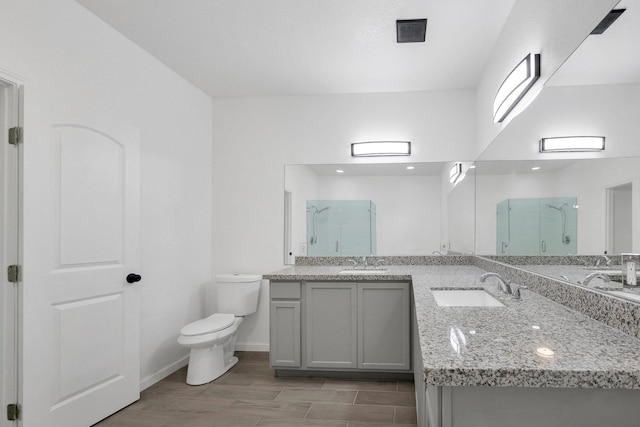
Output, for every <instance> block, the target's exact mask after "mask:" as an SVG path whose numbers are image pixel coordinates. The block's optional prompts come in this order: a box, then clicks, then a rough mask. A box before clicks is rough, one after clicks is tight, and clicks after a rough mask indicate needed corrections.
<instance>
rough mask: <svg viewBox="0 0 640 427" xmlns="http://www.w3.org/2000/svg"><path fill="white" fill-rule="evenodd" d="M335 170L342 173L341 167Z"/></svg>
mask: <svg viewBox="0 0 640 427" xmlns="http://www.w3.org/2000/svg"><path fill="white" fill-rule="evenodd" d="M336 172H338V173H344V171H343V170H342V169H336Z"/></svg>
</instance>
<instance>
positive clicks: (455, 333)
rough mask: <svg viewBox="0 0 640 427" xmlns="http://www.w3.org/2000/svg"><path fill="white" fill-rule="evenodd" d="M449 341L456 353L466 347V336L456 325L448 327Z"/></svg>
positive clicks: (459, 352)
mask: <svg viewBox="0 0 640 427" xmlns="http://www.w3.org/2000/svg"><path fill="white" fill-rule="evenodd" d="M449 343H451V348H453V351H455V352H456V353H458V354H461V353H462V352H463V350H465V348H466V347H467V338H466V337H465V336H464V333H463V332H462V330H460V328H458V327H457V326H452V327H451V329H449Z"/></svg>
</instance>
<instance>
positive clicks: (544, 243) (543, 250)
mask: <svg viewBox="0 0 640 427" xmlns="http://www.w3.org/2000/svg"><path fill="white" fill-rule="evenodd" d="M545 252H547V242H546V241H544V240H543V241H542V253H545Z"/></svg>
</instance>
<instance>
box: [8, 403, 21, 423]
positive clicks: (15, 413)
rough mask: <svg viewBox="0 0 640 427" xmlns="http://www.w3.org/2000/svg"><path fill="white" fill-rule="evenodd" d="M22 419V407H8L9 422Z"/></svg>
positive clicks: (16, 405)
mask: <svg viewBox="0 0 640 427" xmlns="http://www.w3.org/2000/svg"><path fill="white" fill-rule="evenodd" d="M19 419H20V405H18V404H17V403H10V404H8V405H7V420H9V421H16V420H19Z"/></svg>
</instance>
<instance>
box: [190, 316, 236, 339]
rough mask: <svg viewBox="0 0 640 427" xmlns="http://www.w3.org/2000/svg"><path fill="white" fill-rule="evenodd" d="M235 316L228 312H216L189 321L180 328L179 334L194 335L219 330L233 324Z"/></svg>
mask: <svg viewBox="0 0 640 427" xmlns="http://www.w3.org/2000/svg"><path fill="white" fill-rule="evenodd" d="M234 320H235V316H234V315H233V314H228V313H216V314H213V315H211V316H209V317H205V318H204V319H200V320H196V321H195V322H192V323H189V324H188V325H186V326H185V327H184V328H182V329H181V330H180V334H181V335H185V336H195V335H203V334H210V333H213V332H217V331H221V330H223V329H226V328H228V327H229V326H231V325H233V322H234Z"/></svg>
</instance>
